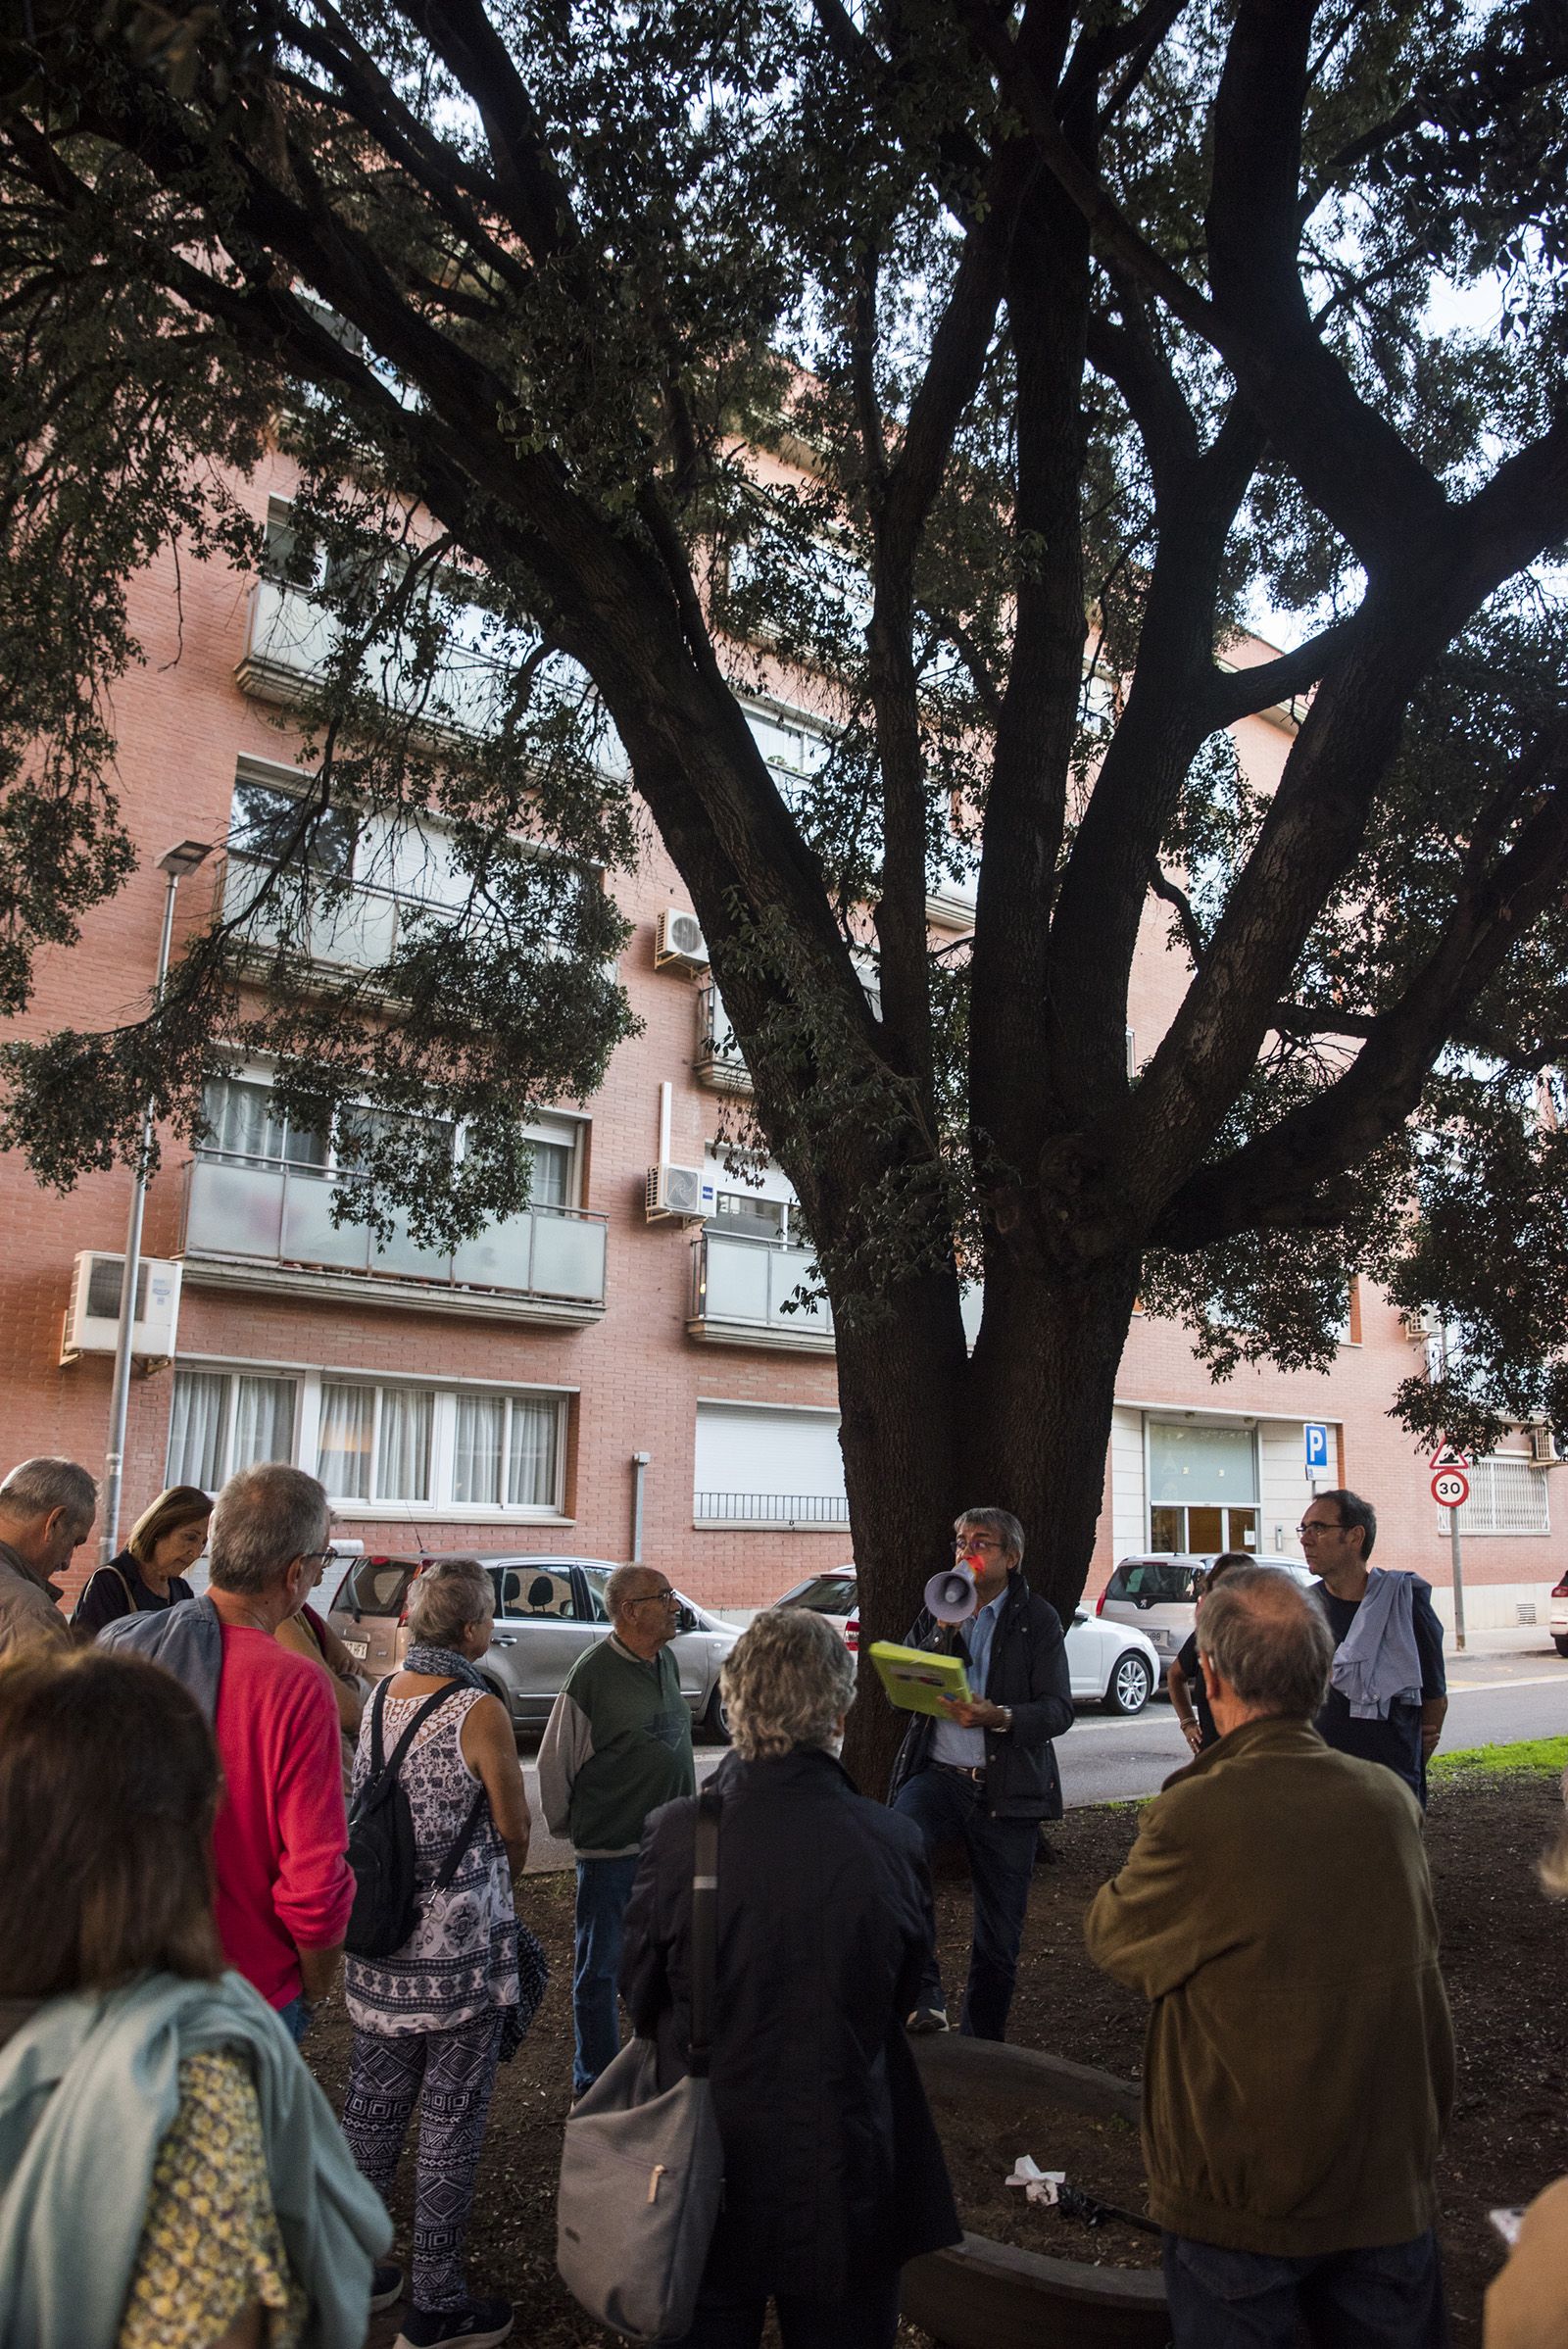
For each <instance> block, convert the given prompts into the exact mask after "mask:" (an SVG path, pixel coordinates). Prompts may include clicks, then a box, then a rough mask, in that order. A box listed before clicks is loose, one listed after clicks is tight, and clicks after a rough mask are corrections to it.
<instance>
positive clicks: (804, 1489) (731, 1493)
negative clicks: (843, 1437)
mask: <svg viewBox="0 0 1568 2349" xmlns="http://www.w3.org/2000/svg"><path fill="white" fill-rule="evenodd" d="M693 1486H694V1491H693V1494H692V1514H693V1516H694V1517H696V1518H698V1519H701V1520H707V1521H708V1522H710V1523H714V1522H716V1523H719V1524H728V1525H847V1524H848V1523H849V1508H848V1504H847V1502H846V1500H845V1497H844V1460H843V1455H842V1454H841V1452H840V1450H839V1420H838V1413H837V1412H836V1411H804V1410H789V1409H785V1408H781V1407H778V1406H775V1405H771V1404H770V1405H768V1406H766V1407H765V1408H763V1407H760V1406H757V1405H753V1404H749V1403H720V1402H699V1404H698V1406H697V1462H696V1474H695V1476H694V1478H693Z"/></svg>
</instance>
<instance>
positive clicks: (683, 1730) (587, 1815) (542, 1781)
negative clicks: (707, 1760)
mask: <svg viewBox="0 0 1568 2349" xmlns="http://www.w3.org/2000/svg"><path fill="white" fill-rule="evenodd" d="M696 1791H697V1771H696V1766H695V1764H694V1763H693V1760H692V1717H691V1712H690V1710H689V1708H688V1706H687V1703H686V1699H685V1698H684V1697H683V1696H682V1694H681V1692H680V1674H679V1672H678V1671H677V1669H676V1665H675V1659H674V1657H673V1656H672V1655H671V1654H670V1652H669V1649H668V1648H667V1647H663V1648H661V1649H660V1652H659V1654H658V1655H657V1656H656V1657H655V1658H654V1660H653V1662H652V1663H647V1662H645V1661H644V1659H643V1658H642V1657H641V1656H634V1655H633V1654H632V1652H631V1650H630V1648H629V1647H623V1646H622V1645H621V1643H620V1641H619V1640H618V1639H616V1638H615V1637H614V1635H613V1633H612V1634H611V1636H610V1638H609V1639H599V1640H596V1642H595V1643H594V1645H593V1646H592V1647H589V1648H585V1649H584V1650H583V1652H582V1654H581V1655H580V1656H579V1657H578V1658H577V1661H576V1663H575V1664H573V1666H572V1668H571V1670H570V1671H569V1672H568V1673H567V1675H566V1683H565V1687H564V1688H563V1689H562V1691H561V1694H560V1695H559V1696H558V1697H557V1698H556V1702H555V1707H554V1710H553V1711H552V1713H551V1715H550V1720H549V1723H548V1724H547V1726H546V1729H545V1734H544V1738H543V1741H542V1742H541V1744H540V1747H539V1799H540V1802H541V1805H542V1807H543V1810H544V1814H545V1819H546V1821H547V1823H548V1825H549V1828H550V1832H551V1834H552V1835H570V1837H571V1847H572V1849H573V1851H575V1853H576V1854H577V1856H578V1858H579V1859H585V1860H608V1859H620V1858H623V1857H624V1856H625V1855H626V1854H627V1853H628V1852H633V1851H635V1850H636V1849H637V1846H638V1845H639V1843H640V1842H641V1841H642V1835H643V1821H644V1820H645V1819H646V1818H647V1816H648V1814H649V1812H650V1811H657V1810H658V1808H659V1806H660V1804H661V1803H662V1802H673V1801H674V1800H675V1799H676V1797H677V1796H678V1795H682V1794H695V1793H696Z"/></svg>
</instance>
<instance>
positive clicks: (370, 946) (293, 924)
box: [221, 850, 450, 970]
mask: <svg viewBox="0 0 1568 2349" xmlns="http://www.w3.org/2000/svg"><path fill="white" fill-rule="evenodd" d="M270 870H271V867H270V864H269V863H268V861H267V859H266V858H265V857H260V856H242V855H240V854H238V853H237V852H235V851H233V850H230V852H229V854H228V855H227V856H225V857H224V859H223V864H222V876H221V893H222V911H223V919H224V921H226V922H232V923H234V924H235V930H234V936H235V939H236V940H237V942H238V943H239V944H241V945H243V946H250V947H258V948H263V949H269V950H270V949H272V948H275V947H286V948H287V949H288V950H289V952H290V953H291V954H302V955H304V956H305V957H306V958H307V959H308V960H309V961H312V962H328V963H335V964H336V965H337V966H338V967H339V968H340V969H343V970H380V969H381V968H383V966H384V965H385V964H386V963H388V962H390V960H391V959H392V955H393V954H394V952H395V951H396V948H397V945H398V939H399V935H400V933H401V932H402V930H403V929H404V927H405V926H406V925H407V924H409V923H410V922H411V921H413V922H417V924H418V926H419V927H420V929H421V930H422V929H425V928H426V927H427V925H428V921H429V917H430V916H431V915H432V914H433V915H434V916H435V917H436V918H437V919H438V920H439V919H441V918H443V916H444V912H445V909H444V908H443V907H442V906H440V905H432V904H431V903H430V901H429V900H428V899H427V898H414V897H405V896H403V895H402V894H401V893H400V892H398V891H397V890H393V889H377V888H374V887H372V886H370V885H369V884H368V883H366V882H363V881H356V882H354V883H353V884H352V886H351V887H349V888H348V889H343V888H342V887H341V886H338V887H333V888H328V887H327V886H326V885H325V883H323V882H320V881H316V880H314V879H312V877H311V876H310V875H309V874H308V873H300V874H294V873H292V872H291V873H289V874H287V875H285V877H284V878H283V879H282V880H281V881H280V882H278V884H277V885H276V886H275V887H274V888H272V889H270V890H268V888H267V883H268V879H269V876H270ZM264 891H265V892H266V894H265V895H264V894H263V892H264ZM258 901H259V902H258ZM447 918H450V917H447Z"/></svg>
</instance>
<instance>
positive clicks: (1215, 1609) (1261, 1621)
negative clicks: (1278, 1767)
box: [1198, 1566, 1334, 1734]
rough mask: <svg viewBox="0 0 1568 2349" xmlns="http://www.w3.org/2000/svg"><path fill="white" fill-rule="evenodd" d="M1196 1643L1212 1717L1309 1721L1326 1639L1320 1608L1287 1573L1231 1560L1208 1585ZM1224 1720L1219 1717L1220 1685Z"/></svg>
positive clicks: (1326, 1661)
mask: <svg viewBox="0 0 1568 2349" xmlns="http://www.w3.org/2000/svg"><path fill="white" fill-rule="evenodd" d="M1198 1649H1199V1654H1200V1656H1201V1659H1202V1664H1203V1672H1204V1677H1205V1679H1207V1680H1208V1681H1209V1683H1210V1685H1211V1694H1210V1703H1211V1704H1212V1706H1213V1710H1214V1719H1215V1722H1216V1723H1217V1724H1218V1725H1219V1727H1220V1729H1221V1731H1222V1732H1224V1733H1227V1734H1228V1732H1229V1731H1230V1730H1232V1729H1235V1728H1237V1727H1238V1726H1239V1724H1240V1723H1241V1722H1242V1721H1256V1720H1263V1719H1282V1720H1287V1721H1309V1720H1310V1719H1311V1718H1312V1716H1313V1714H1314V1713H1316V1711H1317V1710H1318V1707H1319V1706H1320V1705H1321V1704H1322V1702H1323V1696H1324V1691H1325V1689H1326V1688H1327V1687H1328V1678H1329V1666H1330V1664H1331V1663H1332V1662H1333V1660H1334V1639H1333V1635H1332V1633H1331V1632H1330V1630H1329V1627H1328V1623H1327V1621H1326V1620H1325V1618H1324V1615H1323V1611H1322V1609H1321V1607H1319V1606H1318V1605H1317V1604H1316V1603H1315V1601H1314V1600H1313V1599H1311V1598H1310V1597H1308V1595H1307V1593H1306V1592H1305V1591H1304V1590H1301V1589H1300V1587H1299V1584H1298V1583H1297V1582H1296V1581H1295V1580H1294V1578H1293V1577H1292V1576H1290V1575H1288V1574H1281V1573H1280V1572H1279V1571H1278V1570H1277V1569H1275V1568H1272V1567H1267V1566H1238V1567H1237V1568H1236V1569H1235V1570H1234V1572H1232V1573H1230V1574H1227V1575H1226V1577H1225V1579H1224V1581H1223V1582H1221V1583H1219V1584H1217V1585H1216V1586H1215V1587H1214V1588H1213V1589H1211V1590H1210V1591H1209V1592H1208V1595H1207V1596H1206V1597H1205V1599H1204V1600H1203V1607H1202V1612H1201V1615H1200V1616H1199V1619H1198ZM1221 1687H1222V1688H1223V1690H1224V1691H1225V1692H1226V1694H1227V1695H1228V1697H1229V1699H1230V1700H1231V1703H1230V1710H1231V1713H1232V1718H1231V1719H1229V1720H1225V1719H1223V1718H1222V1715H1221V1702H1222V1698H1221V1694H1220V1688H1221Z"/></svg>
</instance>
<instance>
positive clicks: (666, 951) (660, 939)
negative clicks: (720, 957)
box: [654, 905, 709, 970]
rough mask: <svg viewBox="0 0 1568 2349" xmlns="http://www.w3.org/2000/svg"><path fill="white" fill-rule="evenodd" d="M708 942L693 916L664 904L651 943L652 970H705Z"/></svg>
mask: <svg viewBox="0 0 1568 2349" xmlns="http://www.w3.org/2000/svg"><path fill="white" fill-rule="evenodd" d="M708 962H709V954H708V941H707V939H706V938H705V937H704V936H703V925H702V923H701V922H700V921H699V920H698V918H697V916H696V914H695V913H685V912H682V910H681V909H680V907H679V906H678V905H666V906H665V907H664V910H663V911H662V913H661V915H660V917H659V934H658V936H657V938H656V939H655V942H654V967H655V968H656V969H657V970H665V969H668V968H674V969H676V970H706V969H707V968H708Z"/></svg>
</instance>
